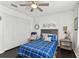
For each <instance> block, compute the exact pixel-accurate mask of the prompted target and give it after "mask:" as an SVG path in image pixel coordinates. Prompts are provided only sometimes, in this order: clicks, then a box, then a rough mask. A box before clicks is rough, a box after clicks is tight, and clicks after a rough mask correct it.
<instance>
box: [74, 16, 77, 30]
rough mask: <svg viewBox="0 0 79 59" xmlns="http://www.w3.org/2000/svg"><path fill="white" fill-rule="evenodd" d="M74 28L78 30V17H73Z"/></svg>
mask: <svg viewBox="0 0 79 59" xmlns="http://www.w3.org/2000/svg"><path fill="white" fill-rule="evenodd" d="M74 30H78V17H75V19H74Z"/></svg>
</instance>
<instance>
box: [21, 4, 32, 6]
mask: <svg viewBox="0 0 79 59" xmlns="http://www.w3.org/2000/svg"><path fill="white" fill-rule="evenodd" d="M30 5H31V4H20V6H30Z"/></svg>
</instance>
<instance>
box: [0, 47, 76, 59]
mask: <svg viewBox="0 0 79 59" xmlns="http://www.w3.org/2000/svg"><path fill="white" fill-rule="evenodd" d="M18 48H19V47H16V48H14V49H11V50H8V51H6V52H4V53H2V54H0V58H20V57H19V56H18V55H17V53H18ZM57 58H76V56H75V54H74V52H73V50H72V51H68V50H64V49H61V48H58V49H57Z"/></svg>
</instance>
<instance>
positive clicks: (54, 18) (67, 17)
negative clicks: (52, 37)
mask: <svg viewBox="0 0 79 59" xmlns="http://www.w3.org/2000/svg"><path fill="white" fill-rule="evenodd" d="M34 22H35V24H39V25H40V29H43V27H42V25H43V24H49V23H54V24H56V27H51V28H52V29H54V28H57V29H58V30H59V39H61V38H63V34H64V33H63V26H65V25H66V26H68V30H69V31H70V33H71V40H72V41H73V11H67V12H61V13H57V14H52V15H49V16H46V17H40V18H37V19H36V20H35V21H34ZM40 29H39V30H38V32H39V33H40Z"/></svg>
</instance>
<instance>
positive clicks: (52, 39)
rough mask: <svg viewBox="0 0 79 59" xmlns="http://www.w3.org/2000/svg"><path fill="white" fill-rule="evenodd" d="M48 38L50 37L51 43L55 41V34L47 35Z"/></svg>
mask: <svg viewBox="0 0 79 59" xmlns="http://www.w3.org/2000/svg"><path fill="white" fill-rule="evenodd" d="M48 37H51V41H54V40H57V35H56V34H52V35H48Z"/></svg>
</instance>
